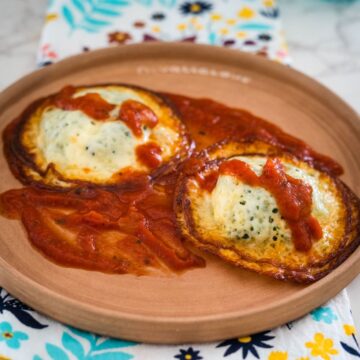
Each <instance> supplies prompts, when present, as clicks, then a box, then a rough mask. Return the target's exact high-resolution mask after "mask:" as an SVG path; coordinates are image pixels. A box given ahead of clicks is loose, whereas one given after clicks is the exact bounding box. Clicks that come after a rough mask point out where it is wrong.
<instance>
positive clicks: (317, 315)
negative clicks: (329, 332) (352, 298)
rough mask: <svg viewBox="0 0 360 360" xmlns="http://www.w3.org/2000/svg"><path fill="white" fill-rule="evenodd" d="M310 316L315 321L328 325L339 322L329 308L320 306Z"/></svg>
mask: <svg viewBox="0 0 360 360" xmlns="http://www.w3.org/2000/svg"><path fill="white" fill-rule="evenodd" d="M310 314H311V317H312V318H313V319H314V320H315V321H323V322H324V323H326V324H331V323H332V322H333V321H334V320H337V316H336V315H335V314H334V312H333V311H332V309H331V308H329V307H322V306H320V307H318V308H317V309H315V310H313V311H312V312H311V313H310Z"/></svg>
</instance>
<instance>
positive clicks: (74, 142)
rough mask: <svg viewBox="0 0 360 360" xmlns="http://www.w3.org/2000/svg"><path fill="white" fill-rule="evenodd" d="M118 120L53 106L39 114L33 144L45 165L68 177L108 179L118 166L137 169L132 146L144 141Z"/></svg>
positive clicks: (139, 167) (134, 146) (144, 140)
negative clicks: (91, 116) (37, 131)
mask: <svg viewBox="0 0 360 360" xmlns="http://www.w3.org/2000/svg"><path fill="white" fill-rule="evenodd" d="M146 141H147V139H146V136H144V137H143V138H142V139H138V138H136V137H135V136H134V135H133V134H132V132H131V130H130V129H129V128H128V127H127V126H126V125H125V124H124V123H123V122H122V121H108V122H105V121H96V120H93V119H92V118H90V117H89V116H87V115H86V114H84V113H82V112H81V111H64V110H60V109H56V108H53V109H51V110H48V111H47V112H45V113H44V114H43V118H42V121H41V123H40V129H39V136H38V141H37V146H38V148H39V149H40V150H41V152H42V154H43V156H44V159H45V162H44V163H46V164H48V163H53V164H55V167H56V170H57V171H59V172H60V173H63V174H65V173H66V174H67V176H68V177H69V178H79V176H80V178H84V179H86V178H89V177H96V178H98V179H100V180H101V179H104V180H106V179H108V178H109V177H111V176H112V175H113V174H114V173H116V172H117V171H119V169H122V168H126V167H128V166H132V167H133V168H136V169H141V165H139V164H138V163H137V161H136V155H135V149H136V146H137V145H138V144H140V143H144V142H146Z"/></svg>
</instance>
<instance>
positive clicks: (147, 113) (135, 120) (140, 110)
mask: <svg viewBox="0 0 360 360" xmlns="http://www.w3.org/2000/svg"><path fill="white" fill-rule="evenodd" d="M119 119H120V120H122V121H124V123H125V124H126V125H127V126H128V127H129V128H130V129H131V130H132V132H133V134H134V135H135V136H138V137H140V136H142V126H144V125H145V126H148V127H149V128H153V127H154V126H156V124H157V123H158V118H157V116H156V115H155V113H154V112H153V111H152V110H151V109H150V108H149V107H148V106H146V105H144V104H142V103H140V102H138V101H135V100H126V101H124V102H123V103H122V104H121V107H120V111H119Z"/></svg>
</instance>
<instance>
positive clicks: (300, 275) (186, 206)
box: [175, 154, 360, 283]
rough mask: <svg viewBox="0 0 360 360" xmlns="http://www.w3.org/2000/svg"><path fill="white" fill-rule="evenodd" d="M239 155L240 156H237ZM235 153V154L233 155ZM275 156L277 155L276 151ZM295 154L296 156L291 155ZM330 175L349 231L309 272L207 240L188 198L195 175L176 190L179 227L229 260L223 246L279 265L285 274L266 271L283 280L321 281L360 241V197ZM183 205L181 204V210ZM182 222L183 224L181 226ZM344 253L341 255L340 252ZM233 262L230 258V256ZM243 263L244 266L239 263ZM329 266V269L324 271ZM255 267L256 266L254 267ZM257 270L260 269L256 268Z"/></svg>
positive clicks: (251, 260)
mask: <svg viewBox="0 0 360 360" xmlns="http://www.w3.org/2000/svg"><path fill="white" fill-rule="evenodd" d="M246 155H265V154H246ZM233 156H237V155H233ZM233 156H232V157H233ZM273 156H275V154H273ZM291 157H293V155H291ZM223 160H224V158H221V159H215V160H213V161H212V162H213V163H216V162H219V161H223ZM324 175H325V176H327V177H328V178H329V179H330V180H331V181H332V182H333V183H334V185H335V188H336V189H337V191H338V193H339V195H340V197H341V200H342V204H343V206H345V213H346V219H345V234H344V236H343V238H342V241H341V243H340V245H339V247H338V248H337V249H336V251H335V253H332V254H329V256H328V257H326V258H325V259H323V260H321V261H319V262H317V263H313V264H311V263H310V264H309V265H308V267H307V269H308V270H306V271H304V270H303V269H302V268H294V269H290V268H289V267H286V266H284V265H282V264H278V263H277V262H274V261H271V260H267V259H260V260H258V259H257V260H254V259H253V258H252V257H249V256H246V255H243V254H239V253H238V251H237V250H236V248H235V249H234V248H233V247H231V246H223V245H222V246H221V247H219V248H218V247H216V246H215V245H212V244H209V243H208V242H207V241H205V240H204V239H203V238H202V237H201V236H200V234H199V233H198V231H197V230H196V224H195V222H194V220H193V214H192V210H191V206H190V200H189V199H188V198H187V193H188V192H187V189H188V187H187V184H188V182H189V180H190V179H191V178H193V175H189V176H184V177H182V178H179V180H178V181H179V184H178V185H177V188H176V190H175V191H176V192H175V194H176V195H175V201H176V204H175V212H176V213H177V214H180V219H178V217H177V219H178V220H180V222H181V224H178V226H179V227H180V229H181V232H182V234H183V235H184V236H185V237H186V238H187V239H188V240H190V241H191V242H192V243H193V244H195V245H196V246H199V247H201V248H203V249H205V250H207V251H210V252H212V253H213V254H215V255H217V256H220V257H223V258H225V259H226V257H224V256H221V255H220V254H219V249H224V250H231V251H232V252H234V253H235V254H236V256H238V258H239V259H240V260H243V261H247V262H249V263H255V264H267V265H270V266H273V267H274V268H275V267H276V268H277V269H281V272H282V273H283V274H282V275H279V276H275V273H274V272H272V271H265V272H264V271H263V273H267V274H269V275H272V276H274V277H276V278H279V279H282V280H294V281H296V282H301V283H307V282H309V283H310V282H313V281H316V280H319V279H320V278H322V277H324V276H325V275H327V274H328V273H329V272H330V271H332V270H333V269H334V268H336V267H337V266H339V265H340V264H341V263H342V262H343V261H344V260H345V259H346V258H347V257H349V256H350V254H351V253H352V252H353V251H354V249H356V248H357V247H358V245H359V244H360V218H359V214H360V200H359V199H358V198H357V197H356V195H355V194H354V193H353V192H352V191H351V190H350V189H349V188H348V187H347V186H346V185H345V184H344V183H343V182H342V181H341V180H339V179H337V178H336V177H335V176H331V175H329V174H326V173H325V174H324ZM354 205H355V209H356V211H357V216H355V220H356V227H355V233H354V232H353V231H352V227H353V226H352V222H353V219H354V213H353V212H354V211H353V206H354ZM179 207H181V209H180V211H179ZM181 225H182V226H181ZM339 254H340V255H339ZM226 260H227V261H229V259H226ZM239 266H241V265H239ZM325 266H327V268H326V269H323V270H321V269H322V268H324V267H325ZM316 269H318V270H319V271H318V272H316V273H315V274H314V273H311V270H316ZM250 270H254V269H250ZM254 271H256V270H254ZM260 272H261V271H260Z"/></svg>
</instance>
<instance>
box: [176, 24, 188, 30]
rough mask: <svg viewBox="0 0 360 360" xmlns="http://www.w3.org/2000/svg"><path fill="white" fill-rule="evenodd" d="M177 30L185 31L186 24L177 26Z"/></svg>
mask: <svg viewBox="0 0 360 360" xmlns="http://www.w3.org/2000/svg"><path fill="white" fill-rule="evenodd" d="M177 29H178V30H181V31H183V30H185V29H186V24H179V25H178V26H177Z"/></svg>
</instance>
